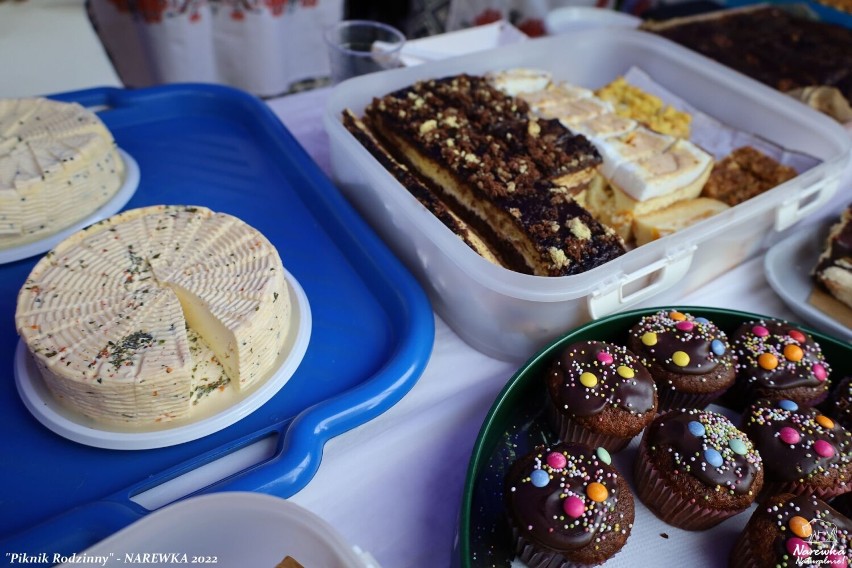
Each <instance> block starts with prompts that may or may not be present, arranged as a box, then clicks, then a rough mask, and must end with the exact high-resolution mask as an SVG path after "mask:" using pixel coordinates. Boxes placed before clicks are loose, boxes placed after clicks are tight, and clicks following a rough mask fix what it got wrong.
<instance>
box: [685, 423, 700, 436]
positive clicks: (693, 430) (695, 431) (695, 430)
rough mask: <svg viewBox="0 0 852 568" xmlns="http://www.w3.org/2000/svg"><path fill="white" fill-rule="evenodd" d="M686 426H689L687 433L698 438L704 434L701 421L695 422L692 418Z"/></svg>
mask: <svg viewBox="0 0 852 568" xmlns="http://www.w3.org/2000/svg"><path fill="white" fill-rule="evenodd" d="M687 428H689V433H690V434H692V435H693V436H695V437H696V438H700V437H701V436H703V435H704V424H702V423H701V422H697V421H695V420H693V421H692V422H690V423H689V424H687Z"/></svg>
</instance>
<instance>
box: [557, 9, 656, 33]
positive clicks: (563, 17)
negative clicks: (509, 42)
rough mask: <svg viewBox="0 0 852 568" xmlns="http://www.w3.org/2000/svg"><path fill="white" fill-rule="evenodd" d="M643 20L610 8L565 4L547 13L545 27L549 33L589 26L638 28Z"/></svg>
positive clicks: (565, 31)
mask: <svg viewBox="0 0 852 568" xmlns="http://www.w3.org/2000/svg"><path fill="white" fill-rule="evenodd" d="M641 22H642V20H641V19H639V18H637V17H636V16H632V15H630V14H627V13H625V12H618V11H616V10H610V9H608V8H595V7H593V6H565V7H562V8H556V9H555V10H551V11H550V12H548V13H547V15H546V16H545V17H544V29H545V30H547V33H548V34H549V35H558V34H564V33H567V32H570V31H573V30H580V29H587V28H605V27H619V28H638V27H639V24H640V23H641Z"/></svg>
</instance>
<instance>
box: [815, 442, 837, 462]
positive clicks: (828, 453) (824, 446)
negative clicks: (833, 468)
mask: <svg viewBox="0 0 852 568" xmlns="http://www.w3.org/2000/svg"><path fill="white" fill-rule="evenodd" d="M814 451H815V452H816V453H817V455H818V456H819V457H821V458H830V457H832V456H833V455H834V446H832V445H831V444H829V443H828V442H826V441H825V440H817V441H816V442H814Z"/></svg>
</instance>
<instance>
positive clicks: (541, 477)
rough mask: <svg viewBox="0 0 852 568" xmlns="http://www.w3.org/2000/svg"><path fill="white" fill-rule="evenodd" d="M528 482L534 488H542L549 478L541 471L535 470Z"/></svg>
mask: <svg viewBox="0 0 852 568" xmlns="http://www.w3.org/2000/svg"><path fill="white" fill-rule="evenodd" d="M530 481H531V482H532V484H533V485H535V486H536V487H544V486H545V485H547V484H548V483H549V482H550V476H549V475H547V472H546V471H544V470H543V469H536V470H534V471H533V472H532V473H531V474H530Z"/></svg>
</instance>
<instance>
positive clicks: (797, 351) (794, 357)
mask: <svg viewBox="0 0 852 568" xmlns="http://www.w3.org/2000/svg"><path fill="white" fill-rule="evenodd" d="M804 356H805V352H804V351H802V348H801V347H799V346H798V345H793V344H792V343H791V344H790V345H787V346H786V347H784V357H786V358H787V360H788V361H801V360H802V357H804Z"/></svg>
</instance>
